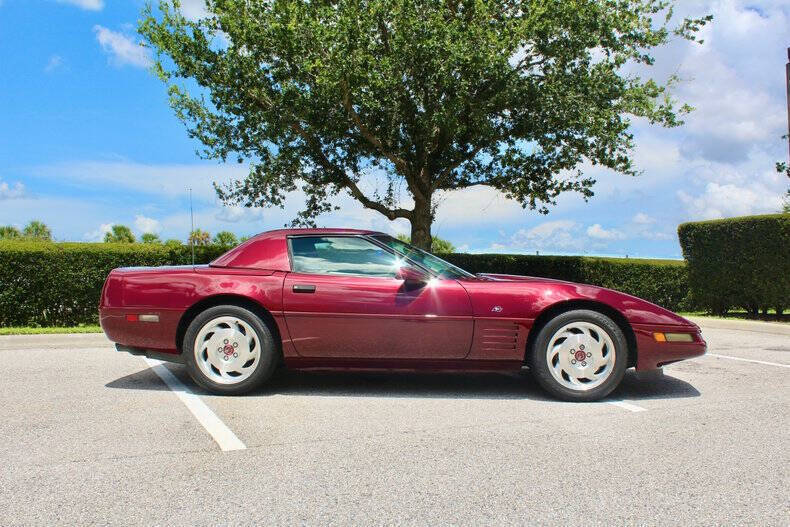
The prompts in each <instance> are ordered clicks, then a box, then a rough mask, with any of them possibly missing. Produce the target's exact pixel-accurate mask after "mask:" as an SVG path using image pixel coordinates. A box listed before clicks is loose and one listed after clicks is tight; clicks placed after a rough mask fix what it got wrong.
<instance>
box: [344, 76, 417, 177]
mask: <svg viewBox="0 0 790 527" xmlns="http://www.w3.org/2000/svg"><path fill="white" fill-rule="evenodd" d="M340 84H341V87H342V89H343V107H344V108H345V109H346V113H348V116H349V117H350V118H351V120H352V121H353V122H354V124H355V125H356V126H357V128H359V131H360V132H361V133H362V137H364V138H365V139H366V140H367V141H368V143H370V144H371V145H373V146H374V147H375V148H376V150H378V151H379V153H381V155H383V156H384V157H386V158H387V159H389V160H390V161H392V164H393V165H395V168H397V169H398V170H400V171H401V174H403V175H404V176H405V175H406V174H407V173H408V172H409V166H408V164H407V163H406V161H405V160H403V159H402V158H400V157H398V156H396V155H395V154H393V153H392V152H390V151H389V150H388V149H387V148H386V147H385V146H384V143H383V142H382V141H381V139H379V138H378V136H376V134H374V133H373V132H372V131H371V130H370V128H368V127H367V126H365V123H363V122H362V119H361V118H360V117H359V114H358V113H357V111H356V110H355V109H354V105H353V104H352V103H351V94H350V93H349V92H348V84H347V83H346V81H342V82H341V83H340Z"/></svg>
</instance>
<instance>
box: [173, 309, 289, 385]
mask: <svg viewBox="0 0 790 527" xmlns="http://www.w3.org/2000/svg"><path fill="white" fill-rule="evenodd" d="M183 354H184V362H185V363H186V365H187V369H188V371H189V375H190V376H191V377H192V379H193V380H194V381H195V382H196V383H198V384H199V385H201V386H203V387H204V388H206V389H208V390H210V391H211V392H214V393H218V394H227V395H237V394H242V393H247V392H249V391H251V390H254V389H255V388H258V387H259V386H261V385H262V384H263V383H264V382H266V381H267V380H268V379H269V377H271V375H272V373H273V372H274V369H275V368H276V366H277V364H278V362H279V361H278V351H277V346H276V345H275V342H274V338H273V336H272V332H271V330H270V329H269V328H268V326H267V325H266V324H264V323H263V322H262V321H261V319H260V318H258V317H257V316H256V315H255V314H254V313H252V312H251V311H249V310H247V309H244V308H242V307H239V306H232V305H226V306H215V307H211V308H209V309H207V310H205V311H203V312H202V313H200V314H199V315H198V316H197V317H195V319H194V320H193V321H192V323H190V325H189V328H187V331H186V334H185V336H184V346H183Z"/></svg>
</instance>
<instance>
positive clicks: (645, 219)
mask: <svg viewBox="0 0 790 527" xmlns="http://www.w3.org/2000/svg"><path fill="white" fill-rule="evenodd" d="M631 221H633V222H634V223H636V224H638V225H650V224H651V223H655V222H656V220H655V219H654V218H651V217H650V216H648V215H647V214H645V213H644V212H637V213H636V214H634V217H633V218H632V219H631Z"/></svg>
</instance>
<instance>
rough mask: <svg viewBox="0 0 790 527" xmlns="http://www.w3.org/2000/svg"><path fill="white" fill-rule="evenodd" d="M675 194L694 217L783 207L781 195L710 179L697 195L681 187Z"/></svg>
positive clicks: (718, 215) (734, 214)
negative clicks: (702, 190) (703, 189)
mask: <svg viewBox="0 0 790 527" xmlns="http://www.w3.org/2000/svg"><path fill="white" fill-rule="evenodd" d="M677 195H678V198H679V199H680V201H681V202H683V203H684V204H685V205H686V208H687V210H688V213H689V215H690V216H691V217H692V218H694V219H713V218H724V217H729V216H745V215H750V214H759V213H769V212H777V211H778V210H779V209H780V208H781V206H782V197H781V195H779V194H774V193H771V192H770V191H767V189H764V188H762V189H761V188H759V186H758V187H746V186H738V185H734V184H725V185H721V184H719V183H715V182H710V183H708V184H707V185H706V186H705V191H704V192H703V193H702V194H699V195H697V196H696V197H695V196H692V195H690V194H688V193H687V192H685V191H683V190H679V191H678V193H677Z"/></svg>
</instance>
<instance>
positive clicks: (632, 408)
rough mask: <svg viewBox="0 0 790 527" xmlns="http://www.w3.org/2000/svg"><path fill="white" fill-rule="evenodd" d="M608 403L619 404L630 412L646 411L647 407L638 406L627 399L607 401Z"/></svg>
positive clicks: (618, 405)
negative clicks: (626, 400)
mask: <svg viewBox="0 0 790 527" xmlns="http://www.w3.org/2000/svg"><path fill="white" fill-rule="evenodd" d="M606 402H607V403H609V404H611V405H612V406H617V407H619V408H623V409H624V410H628V411H629V412H646V411H647V408H642V407H641V406H637V405H635V404H631V403H627V402H625V401H606Z"/></svg>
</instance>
